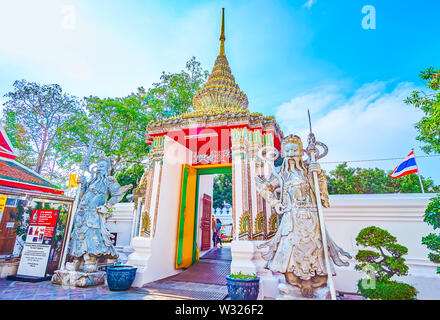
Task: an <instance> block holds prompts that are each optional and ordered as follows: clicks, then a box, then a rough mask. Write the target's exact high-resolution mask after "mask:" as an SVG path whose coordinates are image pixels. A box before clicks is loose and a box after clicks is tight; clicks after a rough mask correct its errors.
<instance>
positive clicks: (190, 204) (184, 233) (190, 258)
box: [176, 163, 232, 269]
mask: <svg viewBox="0 0 440 320" xmlns="http://www.w3.org/2000/svg"><path fill="white" fill-rule="evenodd" d="M182 170H183V173H182V182H181V190H182V191H181V200H180V210H179V213H180V215H179V223H178V225H179V229H178V230H177V239H178V240H177V251H176V268H178V269H179V268H187V267H189V266H190V265H192V264H193V263H195V262H196V261H197V249H198V248H197V232H198V230H199V229H200V228H199V227H198V223H197V222H198V220H199V219H198V214H199V207H198V204H199V201H198V200H199V185H200V184H199V182H200V176H202V175H211V174H218V173H231V172H232V166H231V164H230V163H226V164H217V165H215V164H214V165H198V166H189V165H183V168H182ZM204 209H206V208H202V210H200V211H201V212H202V214H203V210H204ZM205 215H208V219H209V220H208V223H209V224H210V222H211V217H210V216H211V215H210V214H206V213H205ZM205 220H206V217H205ZM201 223H203V218H202V221H201ZM205 239H206V236H205ZM205 241H206V240H205ZM208 241H211V240H210V237H209V236H208ZM202 246H203V237H202ZM209 247H210V246H209V242H208V248H209ZM200 249H202V248H200Z"/></svg>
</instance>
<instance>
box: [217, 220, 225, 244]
mask: <svg viewBox="0 0 440 320" xmlns="http://www.w3.org/2000/svg"><path fill="white" fill-rule="evenodd" d="M221 229H222V222H221V221H220V219H218V218H217V226H216V227H215V233H216V236H217V241H216V242H217V243H216V244H215V247H216V248H217V244H220V248H223V244H222V238H221V235H222V233H221Z"/></svg>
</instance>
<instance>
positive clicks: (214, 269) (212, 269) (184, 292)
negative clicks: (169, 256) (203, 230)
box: [0, 246, 362, 300]
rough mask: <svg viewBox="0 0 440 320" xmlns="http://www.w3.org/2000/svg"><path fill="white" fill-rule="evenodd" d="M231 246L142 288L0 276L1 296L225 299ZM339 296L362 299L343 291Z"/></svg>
mask: <svg viewBox="0 0 440 320" xmlns="http://www.w3.org/2000/svg"><path fill="white" fill-rule="evenodd" d="M230 263H231V256H230V248H229V247H227V246H224V247H223V249H220V248H219V249H212V250H210V251H208V252H207V253H206V254H204V255H203V257H201V259H200V261H199V262H197V263H196V264H195V265H194V266H192V267H191V268H188V269H187V270H185V271H183V272H182V273H180V274H178V275H175V276H172V277H168V278H166V279H162V280H158V281H155V282H151V283H148V284H146V285H145V286H144V287H143V288H130V289H129V290H126V291H110V290H109V289H108V287H107V285H102V286H97V287H90V288H75V287H68V286H60V285H54V284H52V283H51V282H50V281H43V282H36V283H32V282H20V281H8V280H5V279H2V280H0V300H224V299H226V300H227V299H228V298H229V297H228V296H227V288H226V282H225V279H224V277H225V276H226V275H228V274H229V270H230ZM338 299H340V300H362V297H360V296H356V295H349V294H345V295H344V296H343V297H339V298H338Z"/></svg>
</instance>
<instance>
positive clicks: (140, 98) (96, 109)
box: [57, 57, 207, 186]
mask: <svg viewBox="0 0 440 320" xmlns="http://www.w3.org/2000/svg"><path fill="white" fill-rule="evenodd" d="M206 75H207V71H203V70H202V69H201V67H200V63H199V62H197V60H196V59H195V58H194V57H193V58H192V59H190V60H189V61H188V62H187V63H186V69H185V70H182V71H180V72H178V73H165V72H163V74H162V76H161V78H160V82H158V83H154V84H153V87H152V88H150V89H149V90H148V91H146V90H145V89H144V88H143V87H140V88H138V90H137V92H135V93H132V94H130V95H129V96H127V97H123V98H105V99H102V98H99V97H94V96H90V97H86V98H84V108H83V109H84V111H83V112H81V113H79V114H77V115H75V116H73V117H72V118H71V119H70V121H68V122H67V123H66V124H65V125H64V126H63V127H61V128H60V129H59V130H58V138H59V139H60V141H62V143H60V144H59V145H58V149H57V151H58V152H59V155H60V156H59V163H60V165H61V166H63V167H64V168H71V167H72V166H73V165H75V164H79V163H81V162H82V161H83V157H84V155H85V154H86V150H87V148H88V146H89V143H90V140H91V138H92V136H93V137H94V144H95V149H96V153H95V154H94V155H93V156H92V159H91V161H94V160H96V158H98V157H99V156H100V155H105V156H107V157H110V158H112V159H113V160H114V162H115V163H120V164H121V167H120V172H119V173H118V174H121V175H120V179H125V178H127V179H128V180H130V183H132V182H134V183H133V185H134V186H136V184H137V181H139V179H140V177H141V176H142V172H141V171H142V170H140V169H139V168H140V166H142V165H141V162H142V161H143V160H144V158H145V157H146V155H147V154H148V145H147V144H146V143H145V128H146V126H147V125H148V123H149V122H151V121H156V120H158V119H162V118H166V117H169V116H173V115H176V114H180V113H182V112H185V111H187V110H188V109H189V108H190V106H191V105H192V98H193V96H194V94H195V92H197V91H198V90H199V89H200V88H201V86H202V85H203V83H204V81H205V80H206ZM133 164H138V166H136V167H133V168H135V169H130V167H131V166H132V165H133Z"/></svg>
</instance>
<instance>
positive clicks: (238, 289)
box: [226, 277, 260, 300]
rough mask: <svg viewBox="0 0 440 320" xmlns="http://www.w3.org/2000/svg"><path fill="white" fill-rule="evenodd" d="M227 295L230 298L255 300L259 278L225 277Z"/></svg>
mask: <svg viewBox="0 0 440 320" xmlns="http://www.w3.org/2000/svg"><path fill="white" fill-rule="evenodd" d="M226 281H227V286H228V295H229V297H231V300H257V297H258V292H259V289H260V278H256V279H235V278H230V277H226Z"/></svg>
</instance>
